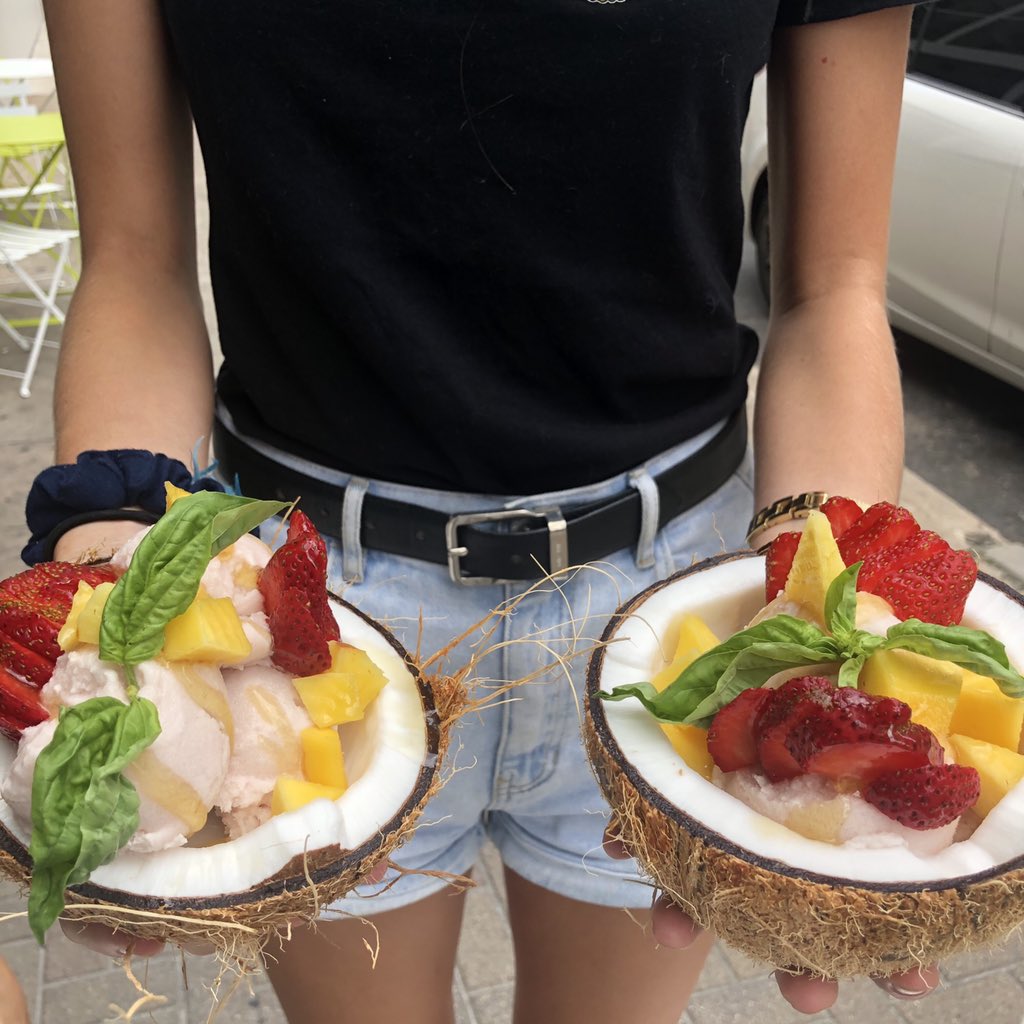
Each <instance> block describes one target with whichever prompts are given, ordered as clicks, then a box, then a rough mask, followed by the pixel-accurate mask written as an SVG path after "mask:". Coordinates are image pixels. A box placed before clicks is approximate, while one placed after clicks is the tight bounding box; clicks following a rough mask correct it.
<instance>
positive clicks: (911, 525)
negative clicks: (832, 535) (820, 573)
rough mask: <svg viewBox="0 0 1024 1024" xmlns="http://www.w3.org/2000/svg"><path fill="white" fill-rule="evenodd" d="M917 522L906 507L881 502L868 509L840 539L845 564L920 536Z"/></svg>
mask: <svg viewBox="0 0 1024 1024" xmlns="http://www.w3.org/2000/svg"><path fill="white" fill-rule="evenodd" d="M919 529H920V527H919V526H918V525H917V520H916V519H915V518H914V517H913V516H912V515H911V514H910V512H909V511H908V510H907V509H905V508H898V507H897V506H895V505H893V504H892V503H890V502H888V501H880V502H878V503H877V504H875V505H872V506H871V507H870V508H869V509H867V510H866V511H865V512H864V513H863V514H862V515H861V516H860V518H858V519H856V520H855V521H854V522H853V523H852V525H850V526H849V527H847V529H846V530H844V531H843V535H842V536H841V537H839V538H838V539H837V543H838V545H839V554H840V555H842V557H843V562H845V563H846V565H853V563H854V562H859V561H861V560H862V559H863V558H865V557H866V556H867V555H870V554H871V553H872V552H873V551H881V550H882V548H887V547H891V546H892V545H893V544H898V543H899V542H900V541H902V540H906V539H907V538H908V537H910V536H912V535H913V534H915V533H917V531H918V530H919Z"/></svg>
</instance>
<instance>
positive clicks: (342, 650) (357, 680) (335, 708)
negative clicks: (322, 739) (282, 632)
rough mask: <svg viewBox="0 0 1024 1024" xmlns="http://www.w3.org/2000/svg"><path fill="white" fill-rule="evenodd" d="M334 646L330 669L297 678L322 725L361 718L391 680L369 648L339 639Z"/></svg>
mask: <svg viewBox="0 0 1024 1024" xmlns="http://www.w3.org/2000/svg"><path fill="white" fill-rule="evenodd" d="M330 647H331V667H330V668H329V669H328V670H327V671H326V672H319V673H317V674H316V675H313V676H301V677H300V678H298V679H295V680H293V682H294V684H295V689H296V690H297V691H298V693H299V698H300V699H301V701H302V703H303V704H304V705H305V706H306V711H308V712H309V717H310V718H311V719H313V722H314V724H316V725H319V726H320V727H321V728H329V727H330V726H333V725H343V724H344V723H345V722H355V721H358V720H359V719H360V718H362V717H363V715H364V713H365V712H366V708H367V706H368V705H369V704H370V702H371V701H372V700H373V699H374V698H375V697H376V696H377V694H378V693H380V691H381V690H382V689H383V688H384V685H385V683H387V677H386V676H385V675H384V673H383V672H382V671H381V670H380V669H379V668H378V667H377V666H376V665H375V664H374V663H373V661H372V660H371V658H370V656H369V655H368V654H367V653H366V652H365V651H361V650H359V649H358V648H356V647H350V646H349V645H348V644H341V643H337V642H332V643H331V645H330Z"/></svg>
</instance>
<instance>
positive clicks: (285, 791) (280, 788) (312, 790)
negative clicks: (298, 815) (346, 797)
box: [270, 775, 345, 814]
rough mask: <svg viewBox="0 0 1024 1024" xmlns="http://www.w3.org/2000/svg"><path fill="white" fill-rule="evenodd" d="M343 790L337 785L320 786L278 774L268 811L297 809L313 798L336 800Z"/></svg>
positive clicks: (279, 812)
mask: <svg viewBox="0 0 1024 1024" xmlns="http://www.w3.org/2000/svg"><path fill="white" fill-rule="evenodd" d="M344 792H345V791H344V790H343V789H341V788H340V787H338V786H322V785H320V784H319V783H318V782H307V781H306V780H305V779H296V778H294V777H292V776H291V775H279V776H278V777H277V781H276V782H275V783H274V792H273V794H272V795H271V797H270V813H271V814H284V813H285V812H287V811H297V810H298V809H299V808H300V807H305V806H306V804H310V803H312V802H313V801H314V800H337V799H338V797H340V796H341V794H342V793H344Z"/></svg>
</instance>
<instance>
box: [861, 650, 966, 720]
mask: <svg viewBox="0 0 1024 1024" xmlns="http://www.w3.org/2000/svg"><path fill="white" fill-rule="evenodd" d="M962 676H963V670H962V669H961V668H960V666H959V665H954V664H953V663H952V662H950V661H936V660H935V659H934V658H926V657H924V656H923V655H921V654H914V653H913V652H912V651H876V652H875V653H874V654H872V655H871V657H870V658H868V660H867V662H865V664H864V668H862V669H861V673H860V684H859V685H860V688H861V689H862V690H863V691H864V692H865V693H870V694H873V695H874V696H876V697H895V698H896V700H901V701H903V703H904V704H909V705H910V717H911V718H912V719H913V721H915V722H917V724H918V725H923V726H924V727H925V728H926V729H930V730H931V731H932V732H933V733H935V734H936V735H943V734H945V733H948V732H950V731H951V730H950V722H951V720H952V718H953V712H954V711H955V710H956V705H957V700H958V699H959V697H960V685H961V679H962Z"/></svg>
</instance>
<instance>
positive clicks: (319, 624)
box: [259, 509, 340, 676]
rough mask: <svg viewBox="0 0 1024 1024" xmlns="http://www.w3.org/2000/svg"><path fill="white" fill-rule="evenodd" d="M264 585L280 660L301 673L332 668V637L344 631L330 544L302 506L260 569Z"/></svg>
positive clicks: (262, 589) (275, 656)
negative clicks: (331, 586) (333, 591)
mask: <svg viewBox="0 0 1024 1024" xmlns="http://www.w3.org/2000/svg"><path fill="white" fill-rule="evenodd" d="M259 590H260V593H261V594H262V595H263V605H264V609H265V610H266V613H267V620H268V622H269V625H270V632H271V635H272V636H273V638H274V651H273V654H272V655H271V660H272V661H273V662H274V664H275V665H277V666H278V668H281V669H283V670H284V671H286V672H291V673H292V674H293V675H299V676H306V675H313V674H314V673H316V672H324V671H326V670H327V669H328V668H329V667H330V663H331V657H330V650H329V648H328V646H327V645H328V641H330V640H337V639H339V637H340V633H339V632H338V623H337V620H336V619H335V618H334V614H333V612H332V611H331V606H330V601H329V600H328V597H327V545H326V544H325V543H324V539H323V537H321V536H320V534H319V533H317V531H316V528H315V527H314V526H313V524H312V523H311V522H310V520H309V518H308V517H307V516H306V515H305V514H304V513H302V512H300V511H299V510H298V509H296V510H295V511H293V512H292V515H291V518H290V519H289V522H288V539H287V540H286V541H285V543H284V544H282V545H281V547H280V548H278V550H277V551H275V552H274V554H273V555H272V556H271V558H270V561H269V562H268V563H267V565H266V568H265V569H264V570H263V572H262V573H261V574H260V580H259Z"/></svg>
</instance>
